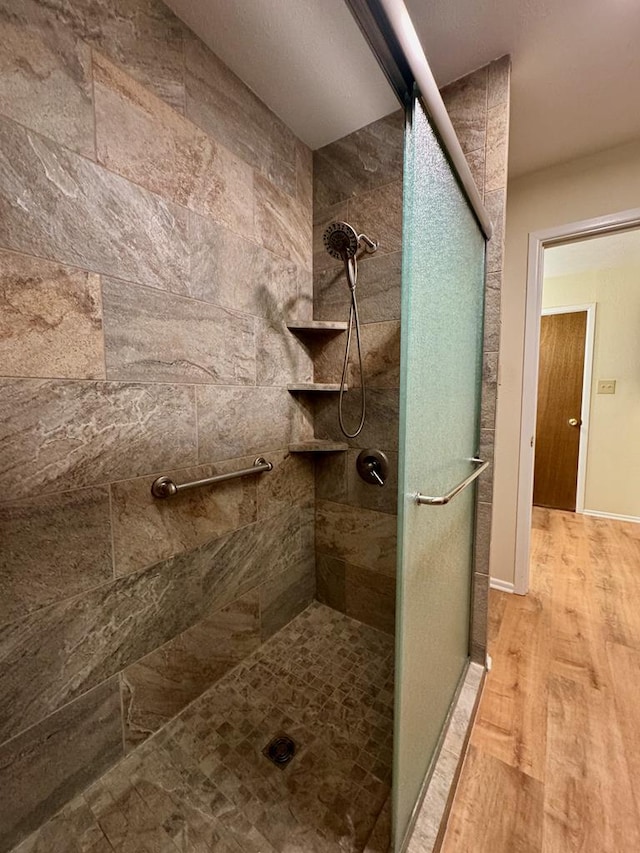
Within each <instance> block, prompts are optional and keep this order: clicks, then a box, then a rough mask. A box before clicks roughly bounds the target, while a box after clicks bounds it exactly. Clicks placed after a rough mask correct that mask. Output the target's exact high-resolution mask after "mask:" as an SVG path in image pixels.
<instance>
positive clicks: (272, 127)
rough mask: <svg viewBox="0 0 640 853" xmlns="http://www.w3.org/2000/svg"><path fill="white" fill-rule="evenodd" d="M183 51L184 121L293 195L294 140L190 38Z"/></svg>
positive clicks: (288, 131)
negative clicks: (184, 74) (186, 119)
mask: <svg viewBox="0 0 640 853" xmlns="http://www.w3.org/2000/svg"><path fill="white" fill-rule="evenodd" d="M185 51H186V59H185V61H186V87H187V116H188V117H189V118H190V119H191V121H193V122H195V123H196V124H197V125H199V126H200V127H201V128H202V129H203V130H205V131H206V132H207V133H208V134H209V135H210V136H212V137H213V138H214V139H216V140H217V141H219V142H222V143H223V144H224V145H226V146H227V148H229V149H230V150H232V151H233V152H234V153H235V154H237V155H238V156H239V157H241V158H242V159H243V160H244V161H245V162H246V163H249V164H250V165H251V166H253V167H254V168H255V169H257V170H258V171H259V172H261V173H262V174H263V175H264V176H265V177H266V178H268V179H269V180H270V181H271V182H272V183H274V184H277V185H278V186H279V187H280V188H281V189H283V190H286V192H288V193H289V194H290V195H295V193H296V138H295V136H294V135H293V133H292V132H291V131H290V130H289V128H288V127H287V126H286V125H285V124H284V122H282V121H281V120H280V119H279V118H278V117H277V116H276V115H275V114H274V113H272V112H271V110H270V109H269V108H268V107H267V106H266V105H265V104H264V103H263V102H262V101H261V100H260V99H259V98H258V97H257V96H256V95H255V94H254V93H253V92H252V91H251V89H249V87H248V86H246V85H245V84H244V83H243V82H242V80H240V79H239V78H238V77H236V75H235V74H234V73H233V72H232V71H231V70H230V69H229V68H228V67H227V66H226V65H225V64H224V63H223V62H222V61H221V60H220V59H218V57H217V56H216V55H215V54H214V53H212V52H211V51H210V50H209V49H208V48H207V47H206V46H205V45H204V44H203V43H202V42H201V41H200V39H198V38H196V37H195V36H192V37H190V38H189V39H188V40H187V42H186V46H185Z"/></svg>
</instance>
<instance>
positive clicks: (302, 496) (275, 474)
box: [256, 450, 315, 519]
mask: <svg viewBox="0 0 640 853" xmlns="http://www.w3.org/2000/svg"><path fill="white" fill-rule="evenodd" d="M269 461H270V462H271V463H273V470H272V471H269V472H268V473H267V474H265V475H264V476H261V477H258V478H257V480H256V486H257V492H258V518H261V519H262V518H270V517H271V516H272V515H277V514H278V513H279V512H282V511H283V510H285V509H288V508H289V507H291V506H299V507H309V506H313V501H314V498H315V477H314V466H313V460H310V459H308V458H307V457H306V456H305V455H304V454H300V453H288V452H287V451H286V450H285V451H279V452H276V451H274V452H272V453H270V454H269Z"/></svg>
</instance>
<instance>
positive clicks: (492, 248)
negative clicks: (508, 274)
mask: <svg viewBox="0 0 640 853" xmlns="http://www.w3.org/2000/svg"><path fill="white" fill-rule="evenodd" d="M506 200H507V190H506V187H505V188H502V189H499V190H493V191H492V192H488V193H487V194H486V195H485V199H484V203H485V207H486V208H487V213H488V214H489V218H490V219H491V222H492V223H493V236H492V238H491V239H490V240H489V242H488V243H487V260H486V265H487V273H493V272H497V273H499V272H501V271H502V267H503V265H504V215H505V206H506Z"/></svg>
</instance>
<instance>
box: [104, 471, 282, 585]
mask: <svg viewBox="0 0 640 853" xmlns="http://www.w3.org/2000/svg"><path fill="white" fill-rule="evenodd" d="M252 463H253V458H252V457H249V456H248V457H245V458H243V459H232V460H229V461H226V462H221V463H219V464H216V465H201V466H199V467H197V468H184V469H182V470H179V471H169V470H166V471H165V472H164V473H166V474H167V475H168V476H170V477H172V478H173V479H174V480H175V482H177V483H186V482H189V481H191V480H200V479H203V478H205V477H211V476H213V475H215V474H224V473H228V472H229V471H234V470H237V469H239V468H247V467H249V466H250V465H251V464H252ZM269 476H270V475H269ZM155 477H156V475H155V474H153V475H151V476H150V477H140V478H138V479H135V480H123V481H121V482H119V483H112V484H111V502H112V503H111V505H112V512H113V547H114V560H115V569H116V574H118V575H124V574H128V573H129V572H133V571H136V570H137V569H141V568H144V567H145V566H149V565H151V564H152V563H156V562H158V561H160V560H166V559H168V558H169V557H172V556H173V555H174V554H180V553H182V552H183V551H189V550H191V549H193V548H196V547H197V546H198V545H202V544H203V543H204V542H207V541H208V540H210V539H214V538H218V537H219V536H223V535H224V534H225V533H228V532H229V531H231V530H235V529H236V528H237V527H242V526H244V525H245V524H250V523H251V522H252V521H255V520H256V494H257V491H256V490H257V486H258V481H259V477H244V478H242V479H238V480H230V481H229V482H226V483H219V484H218V485H216V486H209V487H204V488H199V489H194V490H193V491H188V492H182V493H181V494H178V495H176V496H175V497H173V498H170V499H169V500H158V499H157V498H154V497H153V495H152V494H151V483H152V482H153V480H155Z"/></svg>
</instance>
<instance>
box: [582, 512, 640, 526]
mask: <svg viewBox="0 0 640 853" xmlns="http://www.w3.org/2000/svg"><path fill="white" fill-rule="evenodd" d="M582 514H583V515H591V516H593V517H594V518H610V519H612V520H613V521H631V522H632V523H633V524H640V517H638V516H637V515H617V514H616V513H615V512H598V510H596V509H583V510H582Z"/></svg>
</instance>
